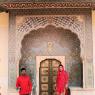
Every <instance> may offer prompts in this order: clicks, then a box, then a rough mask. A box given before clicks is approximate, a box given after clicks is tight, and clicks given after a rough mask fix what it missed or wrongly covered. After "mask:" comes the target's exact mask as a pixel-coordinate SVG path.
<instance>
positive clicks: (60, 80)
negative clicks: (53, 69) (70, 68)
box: [56, 65, 68, 95]
mask: <svg viewBox="0 0 95 95" xmlns="http://www.w3.org/2000/svg"><path fill="white" fill-rule="evenodd" d="M67 87H68V73H67V72H66V71H65V70H64V67H63V65H59V68H58V73H57V79H56V91H57V95H61V94H63V93H64V94H65V91H64V90H65V88H67Z"/></svg>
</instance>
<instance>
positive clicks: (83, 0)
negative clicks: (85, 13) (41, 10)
mask: <svg viewBox="0 0 95 95" xmlns="http://www.w3.org/2000/svg"><path fill="white" fill-rule="evenodd" d="M74 1H78V2H95V0H0V2H74Z"/></svg>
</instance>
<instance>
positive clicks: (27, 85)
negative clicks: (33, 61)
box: [16, 68, 32, 95]
mask: <svg viewBox="0 0 95 95" xmlns="http://www.w3.org/2000/svg"><path fill="white" fill-rule="evenodd" d="M16 88H17V89H19V95H31V91H32V82H31V80H30V77H29V76H28V75H27V74H26V69H25V68H22V69H21V75H20V76H19V77H18V78H17V81H16Z"/></svg>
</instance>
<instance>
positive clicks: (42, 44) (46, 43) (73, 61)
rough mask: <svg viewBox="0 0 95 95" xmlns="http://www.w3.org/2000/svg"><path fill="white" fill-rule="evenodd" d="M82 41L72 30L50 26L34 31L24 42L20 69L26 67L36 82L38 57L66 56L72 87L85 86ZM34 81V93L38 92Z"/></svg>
mask: <svg viewBox="0 0 95 95" xmlns="http://www.w3.org/2000/svg"><path fill="white" fill-rule="evenodd" d="M80 53H81V49H80V40H79V38H78V36H77V35H76V34H75V33H73V32H72V31H71V30H68V29H64V28H62V27H55V26H53V25H48V26H46V27H45V28H39V29H37V30H32V31H30V32H29V34H26V35H25V36H24V38H23V40H22V48H21V59H20V61H19V68H22V67H26V68H27V73H28V74H29V75H30V77H31V79H33V80H36V71H35V70H36V65H37V64H36V60H35V58H36V56H65V66H66V70H67V71H68V72H69V75H70V79H69V85H70V86H73V87H74V86H75V87H76V86H77V87H81V86H82V85H83V83H82V81H83V77H82V75H83V71H82V65H83V64H82V60H81V57H80ZM35 84H36V81H34V93H35V91H36V88H35V87H36V85H35Z"/></svg>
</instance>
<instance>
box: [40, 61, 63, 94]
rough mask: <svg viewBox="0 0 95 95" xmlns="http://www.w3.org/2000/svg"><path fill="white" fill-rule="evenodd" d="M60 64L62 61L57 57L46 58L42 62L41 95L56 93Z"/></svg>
mask: <svg viewBox="0 0 95 95" xmlns="http://www.w3.org/2000/svg"><path fill="white" fill-rule="evenodd" d="M59 64H61V62H60V61H59V60H56V59H45V60H43V61H41V62H40V68H39V69H40V70H39V71H40V72H39V90H40V92H39V95H56V91H55V86H56V75H57V71H58V66H59Z"/></svg>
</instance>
